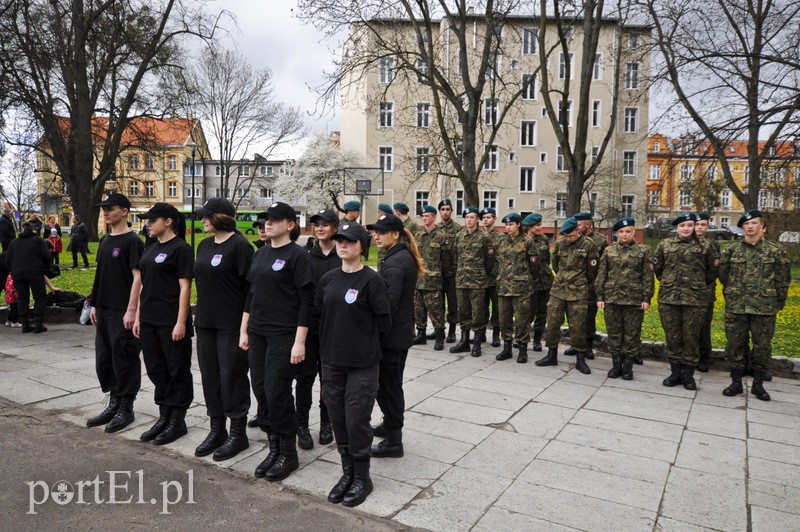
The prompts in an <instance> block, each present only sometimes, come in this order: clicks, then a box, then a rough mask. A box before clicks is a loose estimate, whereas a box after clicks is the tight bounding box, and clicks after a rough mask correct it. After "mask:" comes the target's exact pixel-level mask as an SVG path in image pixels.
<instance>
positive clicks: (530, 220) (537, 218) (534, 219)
mask: <svg viewBox="0 0 800 532" xmlns="http://www.w3.org/2000/svg"><path fill="white" fill-rule="evenodd" d="M541 221H542V215H541V214H536V213H535V212H532V213H530V214H529V215H528V216H526V217H525V219H524V220H522V225H536V224H538V223H539V222H541Z"/></svg>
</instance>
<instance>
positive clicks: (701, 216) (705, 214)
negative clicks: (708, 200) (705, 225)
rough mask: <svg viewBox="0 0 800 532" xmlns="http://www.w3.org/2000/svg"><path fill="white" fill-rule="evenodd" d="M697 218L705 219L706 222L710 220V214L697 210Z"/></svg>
mask: <svg viewBox="0 0 800 532" xmlns="http://www.w3.org/2000/svg"><path fill="white" fill-rule="evenodd" d="M697 220H698V221H699V220H705V221H707V222H710V221H711V216H709V214H708V213H707V212H698V213H697Z"/></svg>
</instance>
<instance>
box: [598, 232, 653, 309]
mask: <svg viewBox="0 0 800 532" xmlns="http://www.w3.org/2000/svg"><path fill="white" fill-rule="evenodd" d="M594 287H595V290H596V291H597V300H598V301H605V302H606V303H611V304H613V305H636V306H639V305H641V304H642V303H650V300H651V299H653V293H654V292H655V282H654V281H653V263H652V262H651V261H650V250H649V249H647V246H645V245H644V244H639V243H637V242H635V241H631V242H630V243H629V244H620V243H619V242H618V243H616V244H613V245H611V246H608V247H607V248H606V250H605V252H604V253H603V255H602V256H601V257H600V267H599V268H598V269H597V279H595V281H594Z"/></svg>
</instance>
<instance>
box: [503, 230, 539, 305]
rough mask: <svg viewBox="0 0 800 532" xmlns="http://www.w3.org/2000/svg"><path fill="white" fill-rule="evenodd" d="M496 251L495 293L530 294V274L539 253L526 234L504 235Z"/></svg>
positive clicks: (505, 294) (508, 294)
mask: <svg viewBox="0 0 800 532" xmlns="http://www.w3.org/2000/svg"><path fill="white" fill-rule="evenodd" d="M501 242H502V243H501V244H500V249H499V250H498V252H497V262H498V264H499V265H500V272H499V274H498V276H497V294H498V295H500V296H525V295H530V294H531V281H532V279H531V275H532V274H533V271H534V268H535V267H536V262H537V261H538V260H539V255H538V254H537V252H536V246H535V245H534V244H533V240H531V237H529V236H528V235H523V234H522V233H520V234H519V235H517V237H516V238H511V237H510V236H509V235H505V236H504V238H503V240H502V241H501Z"/></svg>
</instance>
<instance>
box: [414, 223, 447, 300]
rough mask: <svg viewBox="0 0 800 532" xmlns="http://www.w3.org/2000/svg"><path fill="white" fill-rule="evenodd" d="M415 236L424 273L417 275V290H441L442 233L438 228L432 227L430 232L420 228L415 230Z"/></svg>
mask: <svg viewBox="0 0 800 532" xmlns="http://www.w3.org/2000/svg"><path fill="white" fill-rule="evenodd" d="M415 238H416V240H417V247H418V248H419V254H420V256H421V257H422V262H423V264H424V265H425V275H420V276H418V277H417V290H441V289H442V255H443V253H442V248H443V247H444V235H443V234H442V232H441V231H440V230H439V228H434V229H433V231H431V232H430V233H429V232H428V231H426V230H425V228H422V229H420V230H419V231H417V234H416V235H415Z"/></svg>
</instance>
